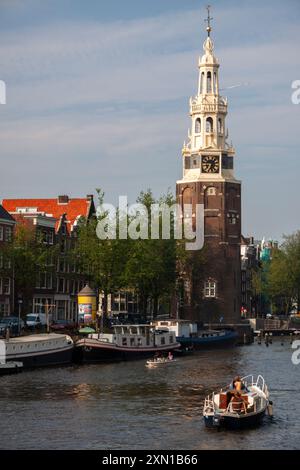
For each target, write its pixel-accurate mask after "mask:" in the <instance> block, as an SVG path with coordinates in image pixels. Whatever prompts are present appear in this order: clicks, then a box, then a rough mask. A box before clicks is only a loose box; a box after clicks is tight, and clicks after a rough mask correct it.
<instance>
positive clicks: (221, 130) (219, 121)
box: [218, 118, 223, 134]
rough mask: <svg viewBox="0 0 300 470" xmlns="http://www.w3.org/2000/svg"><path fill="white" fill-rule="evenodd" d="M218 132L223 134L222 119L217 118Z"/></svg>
mask: <svg viewBox="0 0 300 470" xmlns="http://www.w3.org/2000/svg"><path fill="white" fill-rule="evenodd" d="M218 133H219V134H223V124H222V119H220V118H219V119H218Z"/></svg>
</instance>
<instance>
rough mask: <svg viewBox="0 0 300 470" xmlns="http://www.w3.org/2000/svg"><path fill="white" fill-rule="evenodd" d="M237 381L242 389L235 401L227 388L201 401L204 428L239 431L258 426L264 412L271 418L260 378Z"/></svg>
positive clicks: (267, 397) (270, 411) (267, 399)
mask: <svg viewBox="0 0 300 470" xmlns="http://www.w3.org/2000/svg"><path fill="white" fill-rule="evenodd" d="M241 381H242V384H243V388H242V391H241V393H240V394H239V399H238V400H234V399H232V396H234V394H232V393H231V392H232V390H230V387H229V386H228V387H227V388H225V389H224V390H223V389H221V390H220V392H218V393H215V392H214V393H212V394H211V395H209V396H208V397H206V398H205V401H204V409H203V417H204V422H205V425H206V427H208V428H214V427H217V428H220V427H225V428H229V429H242V428H247V427H253V426H256V425H258V424H260V422H261V421H262V419H263V417H264V415H265V412H266V411H267V412H268V414H269V416H272V414H273V412H272V405H273V403H272V402H271V401H270V400H269V391H268V388H267V385H266V383H265V380H264V378H263V377H262V376H261V375H258V377H257V378H255V377H254V376H253V375H248V376H246V377H243V378H242V379H241Z"/></svg>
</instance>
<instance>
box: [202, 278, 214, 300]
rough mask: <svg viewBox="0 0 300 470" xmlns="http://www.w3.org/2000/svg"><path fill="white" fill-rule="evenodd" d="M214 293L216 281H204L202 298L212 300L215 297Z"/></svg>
mask: <svg viewBox="0 0 300 470" xmlns="http://www.w3.org/2000/svg"><path fill="white" fill-rule="evenodd" d="M216 292H217V283H216V281H213V280H211V279H209V280H208V281H205V283H204V297H207V298H214V297H216Z"/></svg>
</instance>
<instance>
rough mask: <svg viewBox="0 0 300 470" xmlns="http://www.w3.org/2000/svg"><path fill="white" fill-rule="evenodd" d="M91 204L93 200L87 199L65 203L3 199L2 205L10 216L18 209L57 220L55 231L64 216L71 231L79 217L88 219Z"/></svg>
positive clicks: (70, 200) (43, 200) (69, 200)
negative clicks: (28, 210)
mask: <svg viewBox="0 0 300 470" xmlns="http://www.w3.org/2000/svg"><path fill="white" fill-rule="evenodd" d="M91 204H93V199H92V198H90V197H88V198H69V199H68V202H66V203H59V201H58V198H55V199H3V201H2V205H3V207H4V208H5V209H6V210H7V212H9V213H10V214H12V215H13V214H14V213H17V209H18V208H26V207H27V208H31V209H33V208H34V209H36V212H30V214H33V213H44V214H45V215H48V216H50V217H54V218H55V219H57V222H56V227H55V228H56V229H57V228H58V225H59V221H60V217H61V216H62V215H63V214H66V219H67V222H68V223H67V227H68V229H69V230H72V228H73V225H74V222H75V221H76V219H77V218H78V217H80V216H84V217H88V216H89V213H90V209H91ZM28 214H29V212H28Z"/></svg>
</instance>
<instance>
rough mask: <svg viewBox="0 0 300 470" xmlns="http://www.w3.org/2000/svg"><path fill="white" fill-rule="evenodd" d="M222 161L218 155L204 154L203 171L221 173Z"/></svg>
mask: <svg viewBox="0 0 300 470" xmlns="http://www.w3.org/2000/svg"><path fill="white" fill-rule="evenodd" d="M219 170H220V161H219V157H218V156H217V155H204V156H203V157H202V165H201V171H202V173H219Z"/></svg>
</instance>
